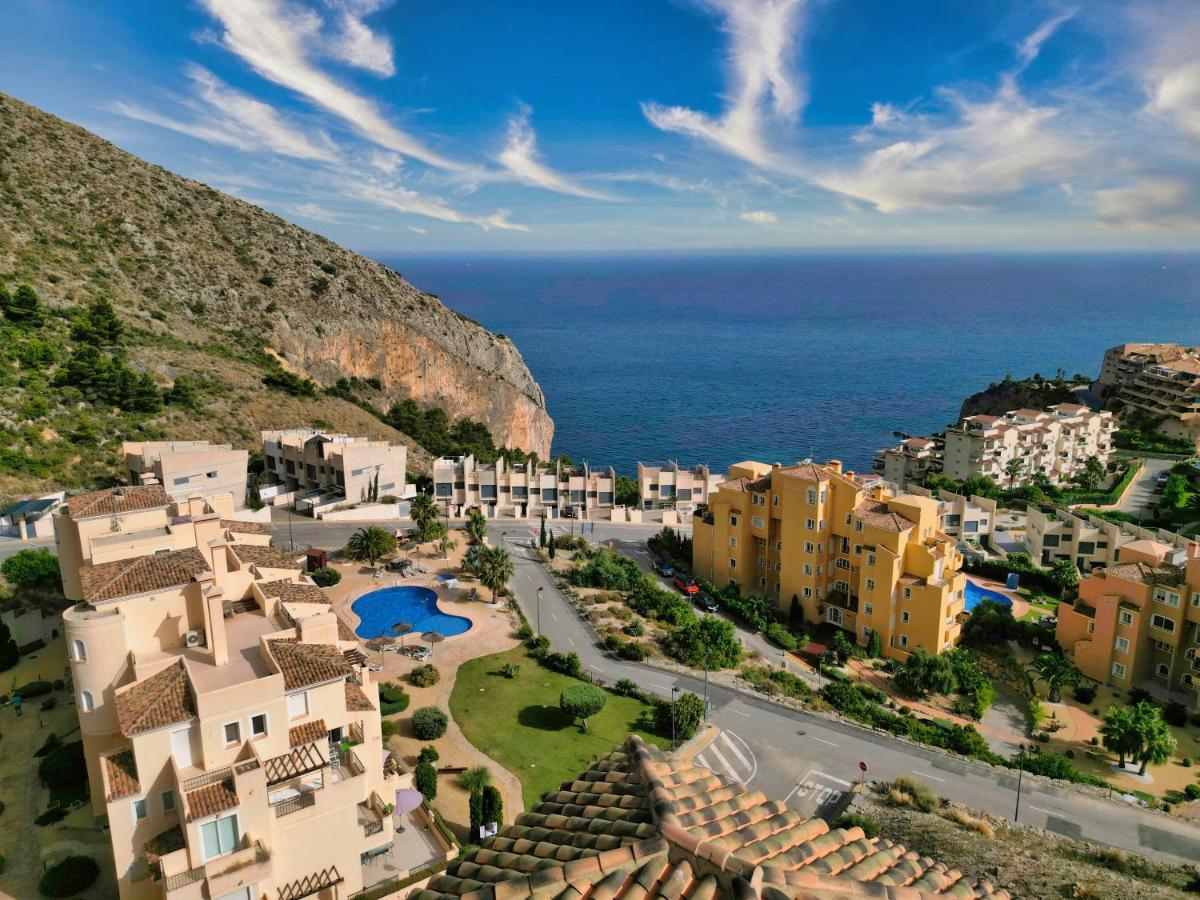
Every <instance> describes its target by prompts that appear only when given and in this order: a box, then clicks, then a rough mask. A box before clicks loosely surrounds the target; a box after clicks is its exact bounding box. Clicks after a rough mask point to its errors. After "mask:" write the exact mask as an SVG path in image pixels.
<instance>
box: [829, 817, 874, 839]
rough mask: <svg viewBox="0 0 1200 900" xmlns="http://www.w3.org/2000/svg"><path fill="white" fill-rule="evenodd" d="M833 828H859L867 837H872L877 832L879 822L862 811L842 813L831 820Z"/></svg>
mask: <svg viewBox="0 0 1200 900" xmlns="http://www.w3.org/2000/svg"><path fill="white" fill-rule="evenodd" d="M833 827H834V828H861V829H862V830H863V834H864V835H865V836H866V837H868V838H873V837H875V836H876V835H877V834H879V823H878V822H876V821H875V820H874V819H872V818H871V817H870V816H866V815H863V814H862V813H854V812H848V813H842V814H841V815H840V816H838V817H837V818H836V819H835V820H834V822H833Z"/></svg>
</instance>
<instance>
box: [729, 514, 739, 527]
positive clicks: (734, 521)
mask: <svg viewBox="0 0 1200 900" xmlns="http://www.w3.org/2000/svg"><path fill="white" fill-rule="evenodd" d="M737 523H738V517H737V516H730V517H729V527H730V528H737Z"/></svg>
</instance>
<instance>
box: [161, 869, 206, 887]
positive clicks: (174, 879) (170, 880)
mask: <svg viewBox="0 0 1200 900" xmlns="http://www.w3.org/2000/svg"><path fill="white" fill-rule="evenodd" d="M203 878H204V866H197V867H196V868H194V869H188V870H187V871H186V872H179V873H177V874H175V875H168V876H167V877H166V878H164V879H163V891H164V892H165V893H167V894H169V893H171V891H177V890H179V889H180V888H184V887H187V886H188V885H189V884H195V883H196V882H197V881H201V880H203Z"/></svg>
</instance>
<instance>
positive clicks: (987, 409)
mask: <svg viewBox="0 0 1200 900" xmlns="http://www.w3.org/2000/svg"><path fill="white" fill-rule="evenodd" d="M1086 390H1087V384H1086V383H1084V384H1078V385H1072V384H1070V383H1068V382H1064V381H1049V380H1044V381H1035V380H1033V379H1032V378H1025V379H1022V380H1020V381H1017V380H1016V379H1011V378H1010V379H1005V380H1004V381H997V382H993V383H992V384H990V385H988V386H987V387H986V388H984V389H983V390H982V391H979V392H978V393H975V394H972V395H971V396H970V397H968V398H967V399H966V400H964V401H963V404H962V409H961V410H960V412H959V417H960V418H961V417H963V416H977V415H986V416H999V415H1003V414H1004V413H1006V412H1008V411H1009V410H1013V409H1045V408H1046V407H1048V406H1054V405H1055V404H1056V403H1081V402H1083V401H1082V400H1080V398H1079V394H1080V393H1081V392H1083V391H1086Z"/></svg>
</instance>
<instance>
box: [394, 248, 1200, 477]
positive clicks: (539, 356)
mask: <svg viewBox="0 0 1200 900" xmlns="http://www.w3.org/2000/svg"><path fill="white" fill-rule="evenodd" d="M377 258H378V259H379V260H380V261H381V262H383V263H385V264H386V265H389V266H391V267H392V268H394V269H396V270H397V271H399V272H401V273H402V274H403V275H404V277H405V278H407V279H408V280H409V281H411V282H412V283H413V284H415V285H417V286H418V287H419V288H421V289H422V290H425V291H428V292H430V293H433V294H436V295H437V296H438V297H439V298H440V299H441V301H442V302H443V303H445V304H446V305H447V306H449V307H450V308H451V309H454V310H456V311H458V312H460V313H462V314H464V315H466V316H469V317H471V318H472V319H476V320H478V321H479V322H481V323H482V324H483V325H485V326H486V327H487V328H488V329H490V330H492V331H495V332H499V333H502V334H505V335H507V336H508V337H509V338H511V339H512V340H513V341H514V342H515V344H516V346H517V347H518V349H519V350H520V351H521V354H522V355H523V356H524V358H525V361H526V363H527V364H528V366H529V368H530V370H531V371H532V372H533V375H534V377H535V378H536V379H537V380H538V383H539V384H541V386H542V389H543V390H544V392H545V395H546V403H547V407H548V408H549V412H550V415H551V416H552V417H553V419H554V423H555V435H554V446H553V452H554V453H555V454H558V453H565V454H567V455H569V456H570V457H571V458H572V459H573V460H575V461H577V462H578V461H581V460H586V461H588V462H589V463H591V464H592V465H593V466H609V465H611V466H613V467H615V468H616V469H617V471H618V472H620V473H632V472H633V471H634V470H635V469H636V465H637V462H638V461H639V460H641V461H643V462H647V463H651V462H654V463H661V462H664V461H666V460H676V461H678V462H679V463H680V464H681V465H694V464H697V463H706V464H708V465H710V466H712V467H714V468H716V469H721V470H723V469H725V468H726V467H728V466H729V465H730V464H731V463H734V462H737V461H739V460H742V459H757V460H761V461H764V462H783V463H791V462H795V461H797V460H799V459H804V458H810V457H811V458H814V459H818V460H826V459H841V460H842V461H843V462H844V463H845V464H846V466H847V467H849V468H853V469H855V470H856V471H867V470H868V469H869V467H870V465H871V461H872V458H873V457H874V456H875V454H876V452H877V451H878V450H879V449H881V448H883V447H888V446H893V445H894V444H895V443H896V440H897V439H896V433H897V432H899V433H902V434H927V433H929V432H930V431H935V430H940V429H942V428H944V427H945V426H946V425H947V424H949V423H952V422H953V421H955V419H956V418H957V416H958V410H959V407H960V405H961V403H962V401H963V399H964V398H966V397H967V396H969V395H970V394H972V393H974V392H975V391H978V390H981V389H983V388H985V387H987V385H988V383H989V382H992V381H999V380H1001V379H1003V378H1004V377H1005V375H1006V374H1011V375H1012V376H1013V377H1015V378H1020V377H1023V376H1027V375H1032V374H1034V373H1041V374H1042V375H1044V376H1046V377H1052V376H1053V375H1054V374H1055V372H1056V371H1057V370H1058V369H1063V370H1065V372H1066V374H1067V375H1068V376H1070V375H1073V374H1075V373H1084V374H1087V375H1089V376H1094V375H1095V374H1096V373H1097V372H1098V371H1099V368H1100V362H1101V357H1102V355H1103V353H1104V350H1105V349H1106V348H1108V347H1111V346H1114V345H1116V344H1120V343H1125V342H1131V341H1175V342H1180V343H1188V344H1200V254H1182V253H1162V254H1136V255H1134V254H1130V255H1112V254H1109V255H1071V256H1064V255H1015V254H997V255H983V254H950V255H929V254H909V255H866V254H821V255H817V254H804V255H745V254H703V255H702V254H699V253H687V254H683V253H680V254H671V255H633V254H629V255H581V256H563V255H536V256H535V255H530V256H507V255H465V254H464V255H452V256H451V255H435V256H420V257H418V256H411V255H406V254H377Z"/></svg>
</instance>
